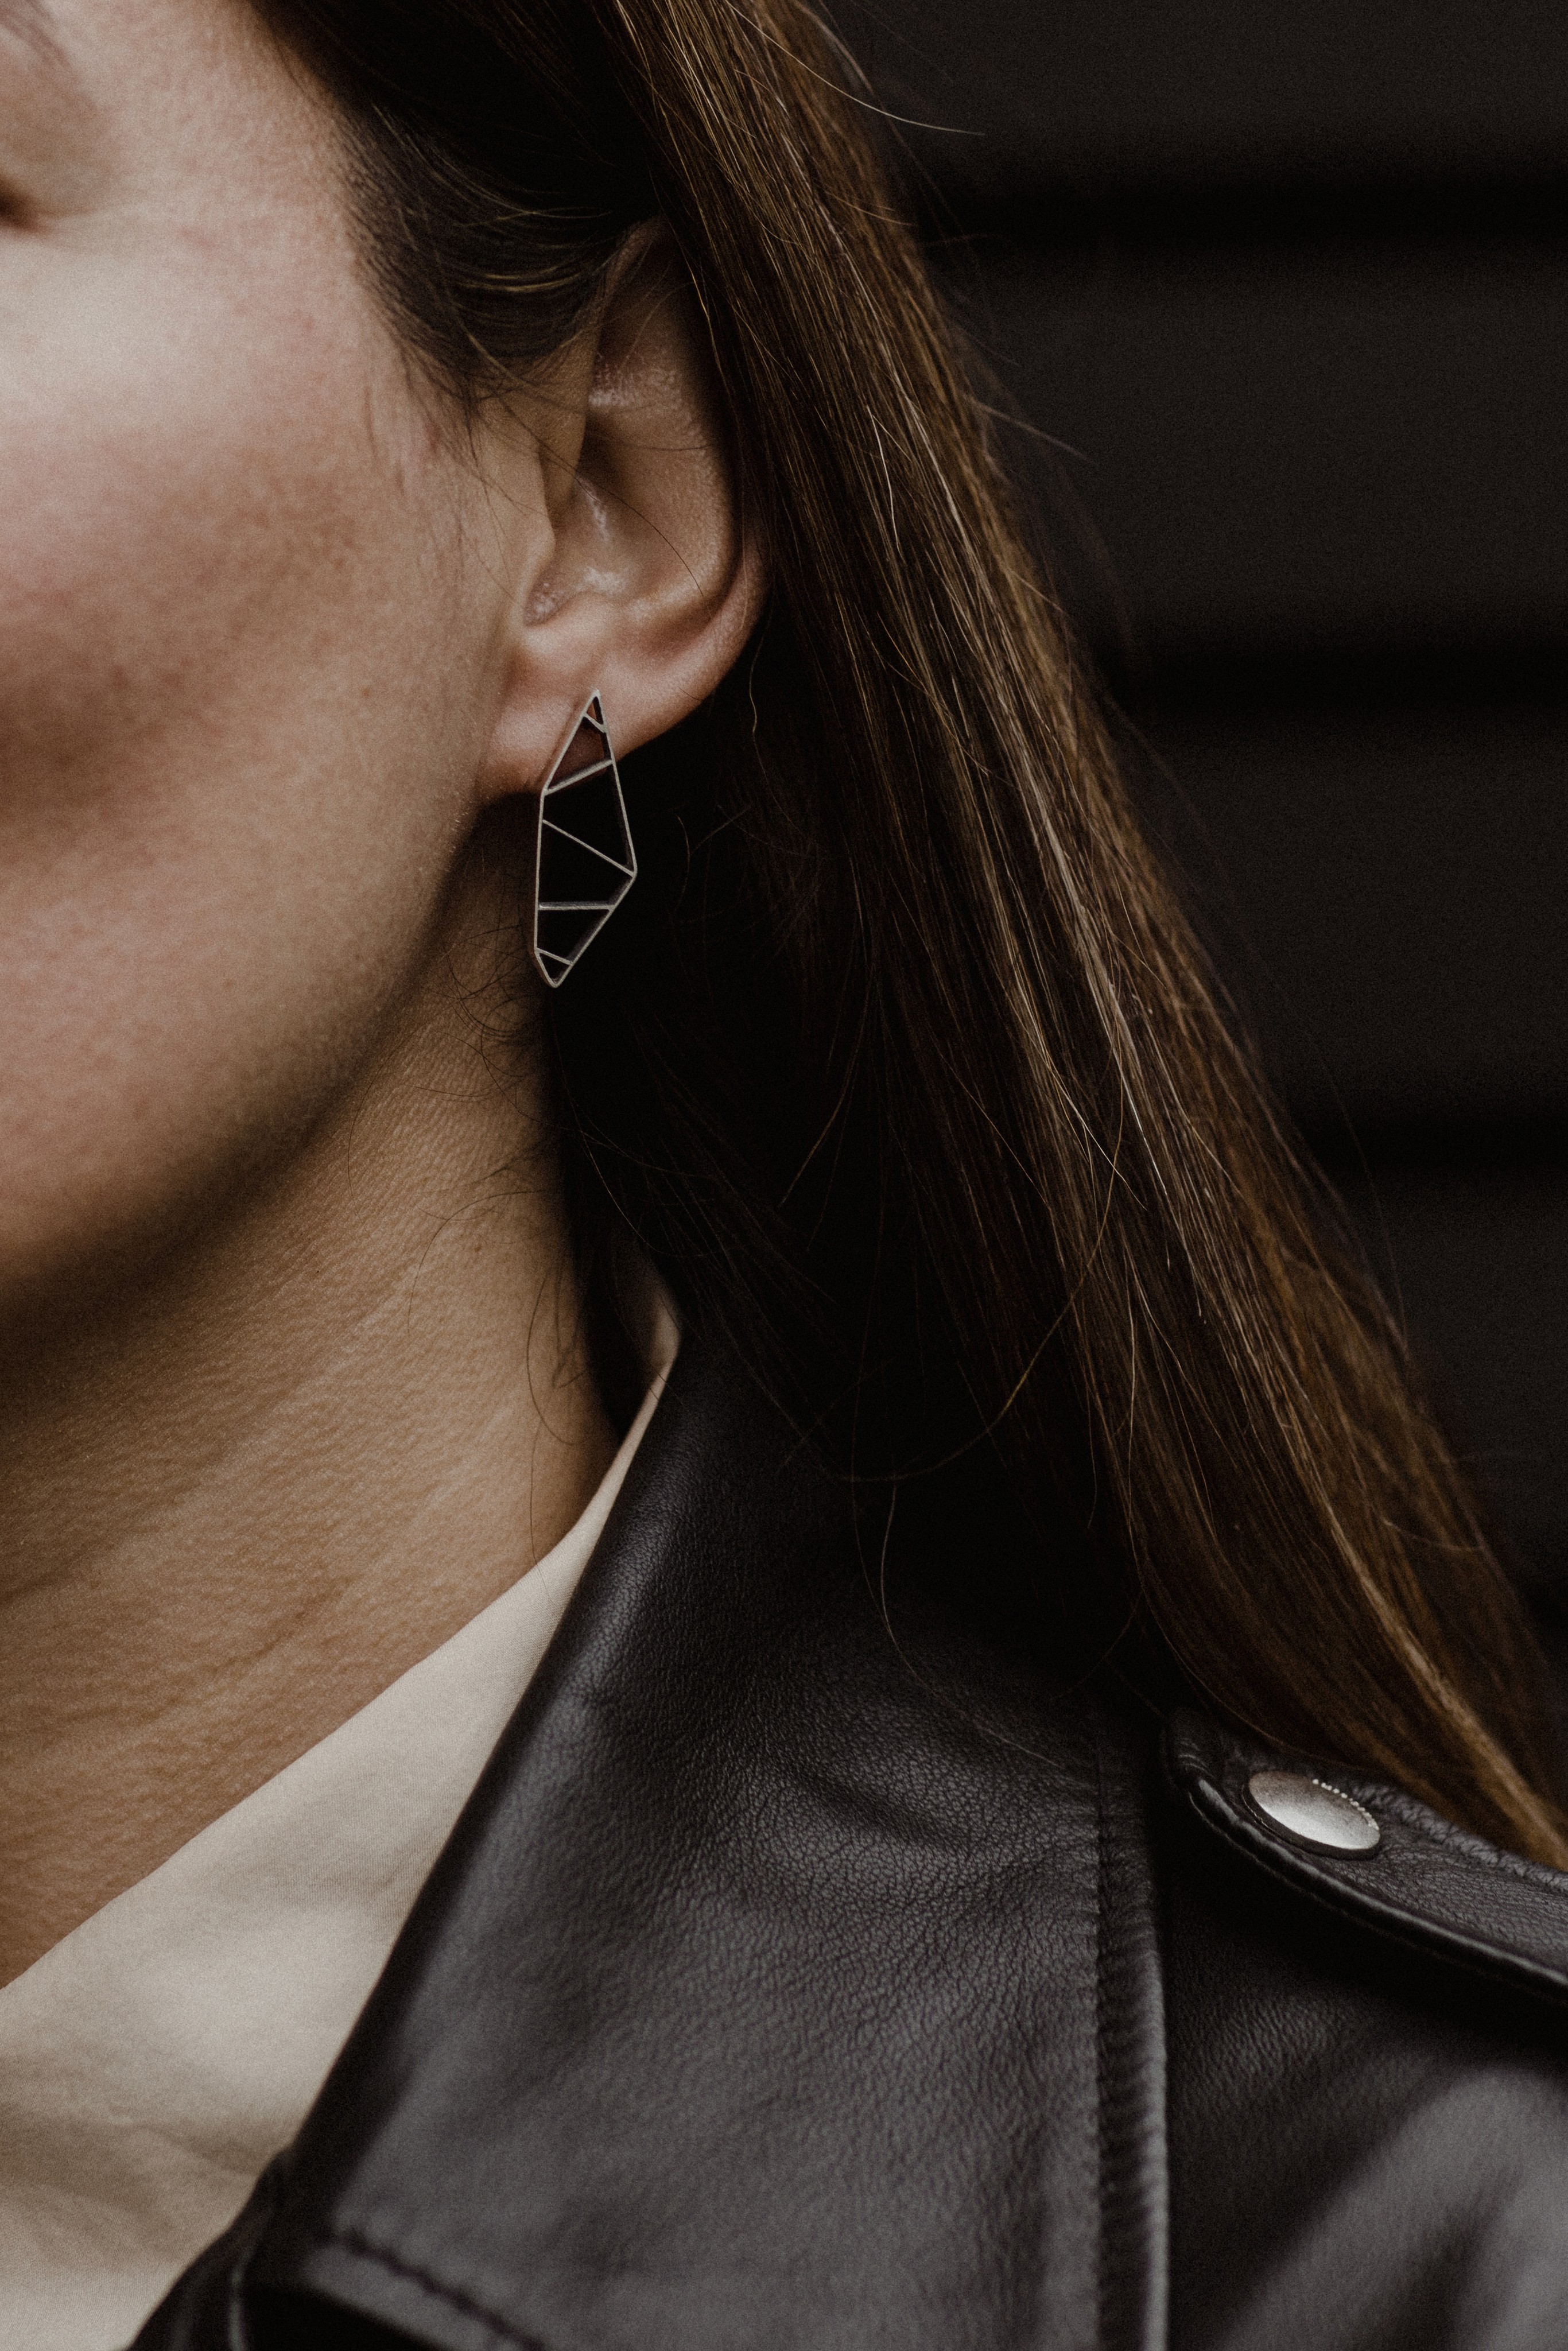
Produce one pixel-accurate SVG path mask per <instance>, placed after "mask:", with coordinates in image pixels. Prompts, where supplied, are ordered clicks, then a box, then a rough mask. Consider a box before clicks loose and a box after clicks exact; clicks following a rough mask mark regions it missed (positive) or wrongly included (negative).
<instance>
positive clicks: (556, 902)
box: [533, 694, 637, 987]
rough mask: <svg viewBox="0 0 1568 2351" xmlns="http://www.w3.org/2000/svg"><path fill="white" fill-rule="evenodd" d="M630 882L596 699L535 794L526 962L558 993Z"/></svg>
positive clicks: (633, 871)
mask: <svg viewBox="0 0 1568 2351" xmlns="http://www.w3.org/2000/svg"><path fill="white" fill-rule="evenodd" d="M636 879H637V852H636V851H635V850H634V849H633V848H632V828H631V826H630V825H629V824H628V823H627V821H626V802H625V799H624V798H623V797H622V790H621V776H620V772H619V770H618V769H617V768H616V765H615V754H614V752H613V751H612V749H611V747H610V730H609V728H608V727H607V726H605V724H604V711H603V708H602V706H601V703H600V699H599V696H598V695H597V694H591V695H589V697H588V703H587V706H586V707H585V708H584V710H583V712H582V714H581V716H580V717H579V719H578V720H577V723H576V724H575V726H573V727H572V730H571V733H570V735H569V736H568V737H567V738H566V748H565V749H564V750H563V751H562V753H561V755H560V757H559V759H558V760H557V761H556V763H555V765H554V767H553V768H551V769H550V771H549V776H548V777H547V778H545V784H544V789H543V790H542V791H541V792H540V794H539V814H538V853H537V855H536V857H535V860H534V935H533V951H534V961H535V963H536V964H538V967H539V970H540V972H541V974H542V975H543V977H544V978H545V979H546V980H547V981H548V982H549V986H550V987H559V986H560V984H561V981H562V980H563V979H564V978H565V977H566V976H567V974H568V972H569V971H570V970H571V969H572V968H573V967H574V966H575V965H576V964H577V962H578V960H579V958H580V956H581V955H582V953H583V951H584V949H585V948H586V947H587V946H589V944H590V943H591V941H592V940H593V939H596V938H597V937H598V935H599V934H600V932H601V930H602V929H603V928H604V925H605V924H606V923H607V922H608V921H609V920H610V917H611V915H612V914H613V913H614V912H615V909H616V907H617V906H618V905H619V904H621V901H622V898H624V896H625V895H626V893H627V891H628V890H630V888H631V887H632V883H633V882H635V880H636Z"/></svg>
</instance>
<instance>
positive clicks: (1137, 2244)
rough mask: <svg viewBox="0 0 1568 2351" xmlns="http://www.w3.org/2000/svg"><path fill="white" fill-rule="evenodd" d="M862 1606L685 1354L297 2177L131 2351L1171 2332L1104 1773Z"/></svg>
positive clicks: (1018, 1703)
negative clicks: (280, 2330)
mask: <svg viewBox="0 0 1568 2351" xmlns="http://www.w3.org/2000/svg"><path fill="white" fill-rule="evenodd" d="M952 1564H953V1565H954V1566H955V1567H958V1568H961V1562H953V1563H952ZM958 1581H960V1582H961V1581H962V1575H961V1573H960V1574H959V1577H958ZM876 1584H877V1577H876V1561H875V1559H874V1557H873V1559H872V1560H871V1562H870V1563H869V1569H868V1562H867V1561H866V1560H865V1559H864V1558H862V1552H861V1547H860V1545H859V1543H858V1541H857V1533H856V1527H855V1523H854V1520H853V1518H852V1514H851V1512H850V1510H849V1509H848V1508H847V1506H846V1502H845V1499H844V1496H843V1494H842V1492H841V1489H838V1488H837V1487H835V1486H834V1485H833V1484H831V1482H830V1481H829V1480H828V1479H826V1478H825V1477H824V1476H823V1475H821V1472H819V1471H818V1470H817V1469H816V1468H814V1467H813V1466H812V1464H811V1463H810V1460H809V1459H808V1458H806V1457H805V1456H804V1455H803V1454H802V1453H801V1452H800V1450H798V1449H797V1448H796V1447H793V1446H792V1444H791V1442H790V1440H789V1436H788V1433H787V1431H785V1430H784V1429H783V1428H782V1426H780V1425H779V1422H778V1421H777V1420H776V1419H775V1418H774V1417H773V1416H772V1415H771V1414H770V1413H769V1412H768V1409H767V1407H766V1406H765V1405H763V1404H762V1403H761V1401H760V1400H759V1399H758V1397H757V1395H756V1394H755V1392H754V1390H753V1389H752V1388H751V1385H750V1384H749V1383H748V1382H747V1380H746V1379H745V1378H744V1377H743V1376H742V1375H740V1374H738V1372H737V1369H736V1368H735V1367H734V1366H733V1365H731V1364H727V1363H726V1362H725V1361H723V1360H722V1359H721V1358H719V1357H717V1356H715V1355H713V1354H707V1355H705V1354H703V1353H701V1351H700V1350H698V1349H697V1348H696V1347H695V1346H693V1345H692V1344H691V1343H689V1342H688V1343H687V1345H686V1346H685V1348H684V1349H683V1351H682V1354H681V1357H680V1359H679V1361H678V1363H677V1365H676V1367H675V1371H674V1374H673V1376H672V1379H671V1382H670V1385H669V1388H668V1389H667V1391H666V1394H665V1396H664V1400H663V1402H662V1403H661V1405H660V1406H659V1409H658V1412H657V1413H656V1415H655V1416H654V1420H653V1425H652V1426H651V1427H650V1429H649V1432H648V1435H647V1437H645V1438H644V1440H643V1446H642V1447H641V1448H640V1450H639V1453H638V1456H637V1458H636V1460H635V1462H634V1463H633V1466H632V1472H631V1474H630V1475H629V1477H628V1479H627V1482H626V1486H625V1488H624V1489H623V1491H622V1496H621V1498H620V1500H619V1502H618V1504H617V1507H616V1510H615V1512H614V1514H613V1517H612V1520H611V1523H610V1526H609V1528H608V1529H607V1531H606V1533H605V1535H604V1537H603V1539H602V1541H601V1545H600V1548H599V1551H598V1552H597V1553H596V1555H595V1558H594V1560H593V1562H591V1566H590V1568H589V1570H588V1572H587V1574H586V1576H585V1578H584V1581H583V1583H582V1585H581V1586H580V1590H579V1592H578V1594H577V1595H576V1597H575V1599H574V1601H573V1603H572V1605H571V1607H570V1610H569V1612H568V1614H567V1617H566V1619H565V1621H564V1622H563V1625H562V1627H561V1629H560V1632H559V1634H558V1635H557V1638H556V1640H555V1643H554V1645H553V1646H552V1648H551V1650H550V1652H549V1656H547V1658H546V1660H545V1662H544V1664H543V1666H542V1667H541V1668H540V1670H539V1672H538V1676H537V1677H536V1678H535V1681H534V1683H533V1685H532V1687H530V1689H529V1691H528V1696H527V1698H526V1699H525V1701H524V1703H523V1706H522V1708H520V1710H519V1712H518V1714H517V1718H516V1719H515V1720H514V1722H513V1723H512V1725H511V1727H510V1729H509V1730H508V1731H507V1735H506V1737H505V1738H504V1740H503V1741H502V1743H501V1745H500V1747H499V1749H498V1750H497V1754H496V1756H495V1757H494V1759H493V1761H492V1762H491V1764H490V1766H489V1767H488V1769H487V1771H486V1775H485V1777H484V1779H483V1781H482V1782H481V1783H480V1785H479V1787H478V1789H477V1790H476V1793H475V1796H474V1798H473V1799H472V1801H471V1802H470V1804H469V1806H468V1808H467V1810H466V1812H465V1815H464V1818H463V1820H462V1822H461V1823H460V1824H459V1826H458V1829H457V1831H456V1832H455V1835H454V1837H453V1840H452V1842H451V1844H450V1845H449V1847H448V1849H447V1851H446V1853H445V1854H444V1856H443V1859H442V1861H441V1862H440V1864H439V1865H438V1866H437V1868H436V1870H435V1872H434V1876H433V1877H432V1878H431V1880H430V1883H429V1885H428V1886H427V1887H426V1889H425V1891H424V1893H423V1896H422V1897H421V1899H420V1902H419V1904H418V1906H417V1907H416V1909H415V1911H414V1913H413V1917H411V1919H410V1921H409V1924H408V1927H407V1928H406V1930H405V1932H404V1934H403V1936H402V1939H401V1941H400V1943H399V1945H398V1947H397V1949H396V1950H395V1952H394V1954H393V1957H392V1961H391V1963H390V1964H389V1967H388V1970H387V1972H386V1974H385V1976H384V1977H383V1979H382V1983H381V1984H380V1986H379V1988H378V1990H377V1991H376V1992H375V1993H374V1995H373V1996H372V1998H371V2001H370V2004H369V2006H368V2007H367V2009H366V2011H365V2012H364V2015H363V2017H362V2018H361V2022H360V2024H359V2026H358V2027H357V2028H356V2030H355V2032H354V2033H353V2035H352V2037H351V2039H350V2042H349V2044H348V2046H347V2047H346V2049H345V2050H344V2052H343V2054H342V2056H341V2058H340V2062H339V2064H338V2065H337V2067H336V2068H335V2070H334V2072H333V2074H332V2075H331V2077H330V2079H329V2083H328V2085H327V2086H326V2089H325V2091H324V2093H323V2095H322V2096H321V2098H320V2100H319V2105H318V2106H317V2108H316V2110H315V2111H314V2113H313V2115H312V2116H311V2117H310V2119H309V2121H308V2123H307V2125H306V2127H305V2130H304V2133H303V2135H302V2137H301V2138H300V2140H299V2142H298V2146H297V2147H296V2148H295V2149H294V2150H293V2151H292V2153H291V2155H290V2156H289V2157H288V2158H286V2159H285V2160H284V2161H283V2163H281V2164H280V2165H279V2166H277V2167H275V2171H274V2175H273V2176H272V2177H271V2178H269V2179H268V2180H267V2181H266V2182H264V2184H263V2189H262V2190H261V2191H259V2192H258V2195H257V2197H256V2199H255V2200H254V2201H253V2204H252V2206H251V2207H250V2208H249V2210H247V2212H246V2214H245V2215H243V2216H242V2218H241V2220H240V2221H239V2223H238V2224H236V2228H235V2231H232V2232H231V2234H230V2237H229V2238H228V2239H226V2240H225V2241H224V2242H223V2244H222V2245H221V2246H219V2247H217V2248H214V2251H213V2252H212V2253H211V2254H209V2255H208V2256H206V2257H205V2259H204V2262H201V2263H198V2265H197V2267H196V2269H195V2271H193V2273H191V2274H190V2275H189V2276H188V2277H187V2279H186V2280H185V2281H183V2283H182V2284H181V2285H180V2286H179V2287H177V2288H176V2289H175V2291H174V2293H173V2294H172V2296H171V2297H170V2300H169V2302H168V2304H165V2306H164V2308H163V2310H162V2311H161V2312H160V2313H159V2314H157V2315H156V2316H155V2317H154V2319H153V2320H152V2321H151V2322H150V2323H149V2325H148V2327H147V2329H146V2330H144V2332H143V2335H142V2336H141V2346H142V2351H153V2346H158V2351H172V2346H196V2345H208V2344H217V2343H223V2344H225V2345H226V2344H230V2343H232V2342H235V2341H245V2340H246V2339H248V2338H247V2335H246V2331H245V2329H246V2324H247V2322H246V2310H247V2308H248V2307H251V2306H253V2303H252V2298H254V2297H256V2295H258V2294H265V2293H266V2292H267V2291H268V2290H270V2291H271V2292H272V2293H275V2294H276V2293H277V2292H278V2291H279V2290H286V2291H288V2292H291V2293H300V2292H303V2293H308V2294H315V2295H319V2296H321V2297H324V2298H326V2299H327V2300H329V2301H330V2302H332V2303H335V2304H342V2305H346V2306H347V2307H348V2308H350V2309H352V2310H356V2311H359V2312H361V2313H364V2314H368V2315H370V2316H373V2317H375V2318H378V2319H380V2320H381V2321H382V2322H383V2323H384V2324H386V2325H391V2326H392V2327H395V2328H399V2329H402V2330H403V2331H405V2332H406V2333H407V2334H408V2335H412V2336H413V2338H414V2340H416V2341H417V2342H420V2343H423V2344H430V2345H439V2346H443V2351H477V2346H480V2345H484V2346H493V2345H495V2344H497V2343H507V2344H517V2343H523V2344H541V2345H549V2346H551V2351H557V2346H560V2347H561V2351H565V2346H589V2345H592V2346H595V2351H660V2346H672V2351H674V2346H680V2351H720V2346H725V2351H733V2346H735V2345H737V2344H738V2343H745V2344H747V2345H748V2346H775V2345H776V2346H786V2345H788V2346H802V2351H804V2346H811V2351H830V2346H857V2351H858V2346H863V2345H866V2344H870V2343H873V2342H876V2343H886V2344H889V2345H897V2346H900V2351H959V2346H964V2345H974V2346H981V2345H984V2346H996V2345H999V2344H1006V2343H1020V2344H1021V2343H1025V2342H1029V2343H1034V2342H1050V2343H1051V2344H1052V2345H1060V2346H1075V2345H1079V2344H1082V2345H1084V2346H1091V2345H1098V2344H1103V2345H1105V2346H1123V2345H1125V2346H1134V2345H1136V2346H1142V2345H1144V2344H1145V2343H1148V2344H1153V2343H1155V2342H1158V2341H1159V2340H1160V2339H1161V2336H1162V2333H1163V2294H1164V2279H1165V2260H1164V2248H1163V2243H1162V2241H1161V2231H1162V2229H1163V2224H1164V2212H1165V2194H1164V2180H1163V2169H1162V2166H1163V2132H1162V2122H1163V2112H1164V2106H1163V2085H1162V2077H1161V2070H1160V2069H1161V2064H1162V2062H1163V2055H1162V2053H1163V2036H1162V2032H1161V2028H1160V2017H1159V1977H1158V1970H1157V1965H1156V1961H1155V1946H1154V1936H1153V1922H1152V1910H1151V1906H1150V1898H1149V1886H1148V1878H1147V1871H1146V1867H1145V1865H1144V1863H1143V1861H1142V1860H1141V1858H1140V1856H1141V1854H1142V1851H1143V1847H1144V1842H1145V1841H1144V1840H1143V1839H1142V1838H1141V1837H1140V1836H1138V1835H1137V1834H1131V1835H1124V1836H1120V1837H1119V1836H1118V1835H1117V1834H1116V1821H1117V1818H1118V1816H1119V1815H1121V1814H1126V1815H1128V1816H1129V1818H1131V1817H1132V1816H1134V1815H1135V1813H1136V1812H1137V1808H1138V1802H1139V1799H1138V1794H1137V1790H1136V1786H1135V1771H1134V1766H1133V1763H1132V1761H1131V1758H1130V1754H1129V1750H1128V1748H1127V1743H1126V1741H1125V1740H1124V1738H1123V1737H1122V1736H1121V1735H1120V1734H1119V1733H1118V1732H1117V1731H1116V1730H1115V1729H1113V1725H1112V1724H1111V1722H1110V1721H1109V1719H1107V1718H1104V1717H1103V1716H1101V1715H1100V1714H1099V1713H1098V1712H1097V1711H1096V1710H1095V1709H1094V1708H1092V1706H1091V1705H1090V1704H1089V1702H1088V1701H1087V1700H1086V1699H1085V1698H1082V1697H1069V1696H1067V1695H1066V1694H1064V1693H1062V1692H1060V1691H1050V1690H1048V1689H1046V1688H1045V1687H1043V1686H1042V1683H1041V1680H1040V1675H1039V1673H1038V1671H1037V1670H1036V1669H1034V1668H1032V1667H1030V1666H1029V1665H1027V1664H1026V1663H1024V1662H1023V1661H1021V1660H1020V1659H1019V1658H1018V1657H1017V1656H1009V1655H1005V1654H998V1651H997V1650H996V1649H994V1648H992V1647H989V1646H988V1645H987V1644H986V1642H985V1641H984V1640H982V1639H980V1638H978V1637H977V1636H976V1635H973V1634H971V1633H970V1632H968V1631H967V1630H966V1628H965V1626H964V1625H963V1624H962V1623H961V1622H960V1621H958V1620H957V1619H956V1618H955V1617H953V1616H951V1615H949V1614H945V1613H944V1611H943V1609H942V1607H941V1606H940V1604H937V1603H936V1602H934V1601H924V1602H917V1603H915V1604H913V1605H912V1606H911V1607H910V1608H909V1609H908V1610H906V1611H902V1612H901V1613H900V1615H899V1619H898V1622H897V1625H896V1632H895V1634H894V1632H893V1631H890V1629H889V1626H888V1625H887V1623H886V1622H885V1621H884V1618H883V1612H882V1609H881V1607H880V1605H879V1602H878V1597H877V1591H876ZM1112 2254H1113V2255H1114V2258H1113V2259H1112V2258H1111V2256H1112ZM1107 2298H1108V2299H1107ZM285 2339H290V2338H287V2337H286V2338H285Z"/></svg>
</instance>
